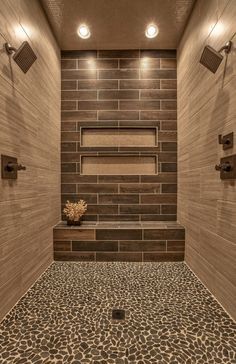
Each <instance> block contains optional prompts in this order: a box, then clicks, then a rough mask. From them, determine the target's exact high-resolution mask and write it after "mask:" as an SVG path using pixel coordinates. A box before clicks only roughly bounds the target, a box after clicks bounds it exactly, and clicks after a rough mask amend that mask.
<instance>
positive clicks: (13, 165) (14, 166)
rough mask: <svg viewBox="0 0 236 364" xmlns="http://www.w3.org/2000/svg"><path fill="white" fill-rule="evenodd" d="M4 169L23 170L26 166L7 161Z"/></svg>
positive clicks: (9, 170) (8, 170)
mask: <svg viewBox="0 0 236 364" xmlns="http://www.w3.org/2000/svg"><path fill="white" fill-rule="evenodd" d="M6 170H7V172H13V171H15V170H17V171H25V170H26V167H25V166H23V165H22V164H18V163H12V162H8V163H7V166H6Z"/></svg>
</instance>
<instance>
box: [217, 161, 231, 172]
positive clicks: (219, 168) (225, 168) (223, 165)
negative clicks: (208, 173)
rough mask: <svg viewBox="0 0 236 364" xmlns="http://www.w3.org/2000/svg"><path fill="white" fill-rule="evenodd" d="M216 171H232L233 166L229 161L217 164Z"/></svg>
mask: <svg viewBox="0 0 236 364" xmlns="http://www.w3.org/2000/svg"><path fill="white" fill-rule="evenodd" d="M215 169H216V171H224V172H230V171H232V166H231V164H230V163H229V162H225V163H220V164H216V166H215Z"/></svg>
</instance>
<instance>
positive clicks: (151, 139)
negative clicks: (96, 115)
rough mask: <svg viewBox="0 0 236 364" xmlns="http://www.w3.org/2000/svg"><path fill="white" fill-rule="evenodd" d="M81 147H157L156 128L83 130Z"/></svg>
mask: <svg viewBox="0 0 236 364" xmlns="http://www.w3.org/2000/svg"><path fill="white" fill-rule="evenodd" d="M81 146H83V147H96V146H104V147H106V146H113V147H115V146H118V147H119V146H124V147H129V146H131V147H135V146H137V147H142V146H148V147H152V146H157V129H156V128H119V129H117V128H93V129H92V128H81Z"/></svg>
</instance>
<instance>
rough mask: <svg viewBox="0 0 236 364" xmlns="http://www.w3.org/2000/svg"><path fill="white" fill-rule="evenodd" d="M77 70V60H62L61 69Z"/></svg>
mask: <svg viewBox="0 0 236 364" xmlns="http://www.w3.org/2000/svg"><path fill="white" fill-rule="evenodd" d="M76 68H77V62H76V60H75V59H62V60H61V69H62V70H66V69H76Z"/></svg>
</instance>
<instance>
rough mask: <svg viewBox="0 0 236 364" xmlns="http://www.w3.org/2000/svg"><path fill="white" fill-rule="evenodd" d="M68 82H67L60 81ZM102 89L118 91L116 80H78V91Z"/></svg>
mask: <svg viewBox="0 0 236 364" xmlns="http://www.w3.org/2000/svg"><path fill="white" fill-rule="evenodd" d="M62 82H69V81H62ZM103 89H111V90H116V89H118V81H117V80H79V81H78V90H103Z"/></svg>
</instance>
